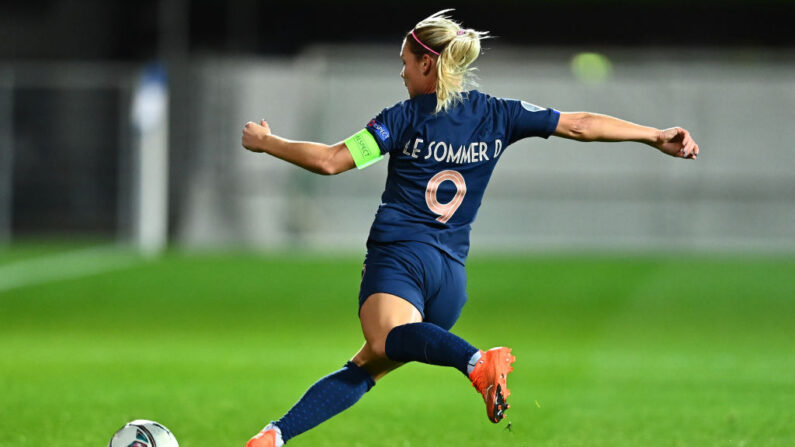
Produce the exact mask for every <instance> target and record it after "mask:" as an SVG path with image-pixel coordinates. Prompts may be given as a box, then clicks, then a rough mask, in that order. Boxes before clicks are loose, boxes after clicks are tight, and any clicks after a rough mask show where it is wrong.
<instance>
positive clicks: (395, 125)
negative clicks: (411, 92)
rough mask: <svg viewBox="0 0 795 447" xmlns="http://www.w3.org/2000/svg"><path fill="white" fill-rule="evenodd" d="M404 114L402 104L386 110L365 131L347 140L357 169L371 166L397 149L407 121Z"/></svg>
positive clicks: (372, 120) (346, 142)
mask: <svg viewBox="0 0 795 447" xmlns="http://www.w3.org/2000/svg"><path fill="white" fill-rule="evenodd" d="M402 112H403V111H402V104H397V105H395V106H393V107H390V108H387V109H384V110H382V111H381V113H379V114H378V115H376V117H375V118H373V119H371V120H370V122H368V123H367V125H366V126H365V127H364V129H363V130H361V131H360V132H358V133H356V134H354V135H353V136H351V137H350V138H348V139H347V140H345V145H346V146H347V147H348V150H349V151H350V152H351V155H352V156H353V161H354V163H356V167H358V168H359V169H363V168H365V167H367V166H370V165H371V164H373V163H375V162H377V161H378V160H380V159H382V158H383V157H384V154H386V153H388V152H390V151H393V150H395V149H397V147H398V143H397V140H398V139H399V135H400V134H401V133H402V131H403V127H404V122H405V121H406V120H405V119H403V113H402Z"/></svg>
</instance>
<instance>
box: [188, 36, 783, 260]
mask: <svg viewBox="0 0 795 447" xmlns="http://www.w3.org/2000/svg"><path fill="white" fill-rule="evenodd" d="M574 54H575V52H574V51H571V50H566V49H551V50H543V51H542V50H538V49H535V50H528V49H522V48H509V49H499V50H489V51H487V52H486V54H485V55H484V56H482V58H481V59H480V60H479V62H478V66H479V67H480V71H479V76H480V78H481V81H480V83H481V89H482V90H483V91H486V92H489V93H491V94H493V95H497V96H505V97H513V98H519V99H524V100H527V101H530V102H532V103H535V104H539V105H543V106H548V107H554V108H557V109H560V110H565V111H577V110H587V111H593V112H600V113H606V114H611V115H615V116H619V117H622V118H625V119H628V120H631V121H635V122H638V123H644V124H649V125H653V126H657V127H669V126H674V125H681V126H684V127H687V128H688V129H690V130H691V132H692V133H693V135H694V136H695V138H696V140H697V141H698V142H699V144H700V146H701V151H702V155H701V156H700V157H699V160H697V161H696V162H690V161H684V160H679V159H673V158H669V157H665V156H662V155H661V154H659V153H657V152H656V151H655V150H653V149H651V148H649V147H646V146H643V145H639V144H632V143H621V144H607V143H588V144H583V143H577V142H573V141H569V140H564V139H559V138H551V139H550V140H548V141H545V140H541V139H529V140H524V141H521V142H519V143H517V144H515V145H513V146H511V147H510V148H509V149H508V151H507V152H506V153H505V155H504V158H505V159H504V160H503V161H502V162H501V163H500V164H499V165H498V167H497V169H496V170H495V173H494V177H493V179H492V182H491V184H490V186H489V190H488V191H487V192H486V196H485V198H484V202H483V206H482V208H481V210H480V213H479V216H478V219H477V221H476V222H475V224H474V225H473V233H472V246H473V250H475V251H480V252H484V251H496V250H500V251H502V250H523V251H524V250H550V249H551V250H554V249H616V248H617V249H676V250H678V249H705V250H713V249H718V250H722V249H729V250H736V249H739V250H765V251H769V250H774V251H777V250H784V251H792V250H795V225H793V222H795V173H793V168H795V150H793V145H794V144H795V143H793V142H794V141H795V130H793V126H792V113H791V112H792V105H793V104H795V78H793V77H792V73H793V68H795V63H793V61H795V58H793V57H792V55H784V56H786V57H780V56H781V55H776V54H759V53H755V52H751V51H747V52H745V51H742V50H732V51H731V52H725V51H724V52H721V53H718V52H711V51H698V50H692V51H681V50H678V51H673V50H671V51H666V50H657V51H639V50H632V51H629V50H614V51H606V52H605V54H606V55H607V56H608V58H609V60H610V62H611V74H610V76H609V77H608V78H607V79H606V80H604V81H603V82H588V81H587V80H583V79H578V78H577V76H575V75H574V74H573V72H572V70H571V67H570V61H571V58H572V56H573V55H574ZM400 68H401V67H400V61H399V59H398V55H397V51H396V48H394V47H380V46H379V47H350V46H344V47H314V48H312V49H310V50H308V51H306V52H304V53H302V54H301V55H300V56H298V57H295V58H285V59H272V58H269V59H230V58H221V59H216V58H205V59H201V60H199V61H195V62H191V66H190V67H187V68H186V69H184V70H183V71H182V74H181V75H180V73H176V74H175V79H176V80H175V82H173V83H172V85H173V87H172V90H173V91H172V95H173V97H174V98H175V101H174V105H173V107H174V108H175V109H176V110H175V111H174V113H173V114H172V117H173V118H172V126H173V128H174V132H175V134H176V135H177V138H176V141H179V144H176V145H172V150H173V151H175V153H176V155H172V158H174V157H177V158H178V159H179V160H181V162H180V164H179V165H178V167H177V168H172V171H173V170H174V169H177V170H178V171H179V173H178V175H179V177H180V178H182V179H183V180H184V182H183V183H184V184H183V185H182V186H181V187H180V188H179V197H178V200H177V201H176V206H177V207H178V209H176V210H175V211H174V212H173V217H174V221H173V222H172V225H173V232H174V236H175V240H176V241H177V242H178V243H180V244H182V245H184V246H188V247H208V246H211V247H212V246H228V245H244V246H250V247H260V248H285V247H296V246H297V247H311V248H319V249H343V250H351V251H361V250H363V249H364V242H365V239H366V235H367V231H368V229H369V225H370V223H371V221H372V217H373V214H374V212H375V210H376V208H377V206H378V203H379V199H380V193H381V191H382V190H383V183H384V179H385V176H386V165H387V163H386V161H382V162H380V163H378V164H376V165H374V166H372V167H369V168H367V169H365V170H363V171H352V172H348V173H344V174H342V175H339V176H336V177H331V178H328V177H321V176H317V175H315V174H311V173H308V172H304V171H302V170H300V169H298V168H295V167H293V166H290V165H288V164H286V163H284V162H281V161H278V160H276V159H272V158H270V157H268V156H265V155H261V154H253V153H249V152H247V151H245V150H243V149H242V148H241V147H240V135H241V130H242V127H243V125H244V124H245V122H246V121H258V120H259V119H262V118H264V119H267V120H268V121H269V123H270V125H271V127H272V129H273V131H274V132H275V133H277V134H279V135H282V136H285V137H287V138H292V139H309V140H317V141H322V142H327V143H332V142H337V141H340V140H342V139H344V138H346V137H347V136H349V135H351V134H353V133H355V132H356V131H358V130H359V129H361V128H362V127H363V126H364V124H365V123H367V121H368V120H369V119H371V118H372V117H373V116H374V115H375V114H376V113H378V112H379V111H380V110H381V109H382V108H384V107H387V106H389V105H392V104H394V103H395V102H398V101H401V100H403V99H405V98H406V91H405V88H404V87H403V85H402V82H401V80H400V78H399V77H398V74H399V71H400ZM180 98H181V99H180ZM172 141H174V140H172Z"/></svg>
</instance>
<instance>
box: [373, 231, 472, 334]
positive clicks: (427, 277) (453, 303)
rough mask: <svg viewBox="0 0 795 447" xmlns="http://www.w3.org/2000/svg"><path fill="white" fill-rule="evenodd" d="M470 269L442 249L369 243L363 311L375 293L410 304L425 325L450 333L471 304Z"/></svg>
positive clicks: (406, 243) (403, 243) (407, 243)
mask: <svg viewBox="0 0 795 447" xmlns="http://www.w3.org/2000/svg"><path fill="white" fill-rule="evenodd" d="M466 285H467V276H466V269H465V268H464V266H463V265H461V263H459V262H458V261H455V260H453V258H451V257H450V256H448V255H447V254H445V253H444V252H443V251H441V250H439V249H438V248H436V247H434V246H432V245H428V244H425V243H423V242H414V241H401V242H390V243H380V242H373V241H369V242H368V243H367V255H366V256H365V258H364V268H363V269H362V285H361V288H360V289H359V309H361V307H362V304H364V301H365V300H366V299H367V298H368V297H369V296H370V295H372V294H374V293H389V294H392V295H396V296H399V297H401V298H403V299H404V300H406V301H408V302H410V303H411V304H413V305H414V307H416V308H417V310H419V311H420V314H422V319H423V321H427V322H429V323H433V324H435V325H437V326H441V327H443V328H445V329H448V330H449V329H450V328H451V327H453V325H454V324H455V322H456V320H458V317H459V316H460V315H461V309H462V308H463V307H464V304H465V303H466V301H467V293H466Z"/></svg>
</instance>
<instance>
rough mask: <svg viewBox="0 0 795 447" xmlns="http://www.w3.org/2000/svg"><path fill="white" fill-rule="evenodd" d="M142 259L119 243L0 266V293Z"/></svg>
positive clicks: (92, 272) (108, 268)
mask: <svg viewBox="0 0 795 447" xmlns="http://www.w3.org/2000/svg"><path fill="white" fill-rule="evenodd" d="M141 260H142V258H140V257H138V256H137V255H135V254H134V252H132V251H125V250H123V249H119V247H117V246H101V247H91V248H86V249H82V250H75V251H69V252H66V253H58V254H53V255H45V256H40V257H37V258H32V259H25V260H23V261H17V262H12V263H10V264H6V265H2V266H0V293H2V292H5V291H8V290H12V289H18V288H21V287H27V286H34V285H39V284H44V283H48V282H53V281H59V280H64V279H73V278H81V277H84V276H90V275H96V274H98V273H104V272H107V271H111V270H117V269H121V268H124V267H128V266H130V265H133V264H135V263H138V262H140V261H141Z"/></svg>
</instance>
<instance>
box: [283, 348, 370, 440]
mask: <svg viewBox="0 0 795 447" xmlns="http://www.w3.org/2000/svg"><path fill="white" fill-rule="evenodd" d="M373 385H375V381H374V380H373V377H372V376H371V375H370V374H369V373H368V372H367V371H365V370H364V369H362V368H360V367H358V366H356V364H355V363H353V362H348V363H346V364H345V366H344V367H343V368H342V369H341V370H339V371H336V372H333V373H331V374H329V375H327V376H326V377H323V378H322V379H320V380H318V381H317V382H315V384H314V385H312V386H311V387H309V389H308V390H306V393H304V395H303V396H302V397H301V399H299V400H298V402H297V403H296V404H295V405H293V408H290V411H288V412H287V414H285V415H284V416H283V417H282V418H281V419H279V420H278V421H276V423H275V424H276V426H277V427H279V429H280V430H281V431H282V439H283V440H284V442H287V441H288V440H289V439H290V438H292V437H294V436H297V435H300V434H301V433H303V432H305V431H307V430H309V429H310V428H313V427H315V426H317V425H319V424H320V423H321V422H323V421H325V420H326V419H329V418H331V417H332V416H334V415H336V414H338V413H341V412H342V411H343V410H345V409H346V408H348V407H350V406H351V405H353V404H355V403H356V402H357V401H358V400H359V399H360V398H361V397H362V396H363V395H364V393H366V392H367V391H369V390H370V388H372V387H373Z"/></svg>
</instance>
